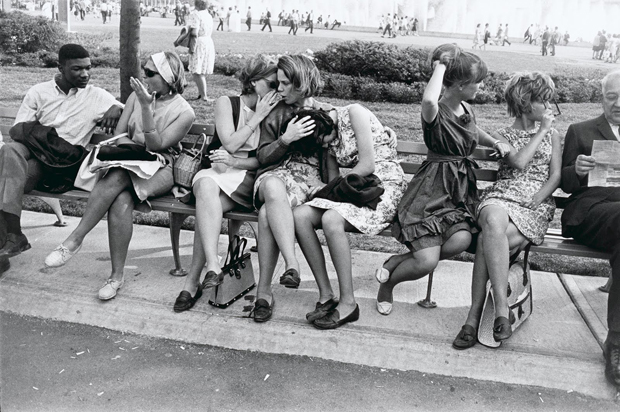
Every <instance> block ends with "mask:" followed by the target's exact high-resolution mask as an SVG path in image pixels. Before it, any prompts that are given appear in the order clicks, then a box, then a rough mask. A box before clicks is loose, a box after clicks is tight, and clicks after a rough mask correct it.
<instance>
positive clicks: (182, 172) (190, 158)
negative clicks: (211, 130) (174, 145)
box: [172, 133, 207, 189]
mask: <svg viewBox="0 0 620 412" xmlns="http://www.w3.org/2000/svg"><path fill="white" fill-rule="evenodd" d="M200 139H202V147H201V148H200V149H197V148H196V144H197V143H198V141H199V140H200ZM206 141H207V136H206V135H205V134H204V133H202V134H201V135H200V137H199V138H198V139H196V141H195V142H194V145H193V146H192V147H191V148H190V149H183V150H181V153H179V155H178V156H176V157H175V158H174V162H173V166H172V175H173V177H174V184H176V185H178V186H181V187H184V188H186V189H191V188H192V181H193V180H194V176H196V173H198V171H199V170H200V168H201V167H202V166H201V155H202V152H203V150H204V148H205V143H206Z"/></svg>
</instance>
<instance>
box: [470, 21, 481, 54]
mask: <svg viewBox="0 0 620 412" xmlns="http://www.w3.org/2000/svg"><path fill="white" fill-rule="evenodd" d="M481 43H482V27H480V23H478V24H476V30H475V31H474V44H473V45H472V46H471V48H472V49H474V50H475V49H476V47H477V48H479V49H482V44H481Z"/></svg>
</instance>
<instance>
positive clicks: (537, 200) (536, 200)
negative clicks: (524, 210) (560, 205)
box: [525, 193, 545, 209]
mask: <svg viewBox="0 0 620 412" xmlns="http://www.w3.org/2000/svg"><path fill="white" fill-rule="evenodd" d="M543 200H545V199H544V198H543V197H542V196H540V195H539V194H538V193H536V194H535V195H534V196H532V198H531V199H530V200H529V201H527V202H525V207H528V208H530V209H536V208H537V207H538V206H540V204H541V203H542V202H543Z"/></svg>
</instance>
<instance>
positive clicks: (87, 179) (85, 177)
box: [73, 133, 128, 192]
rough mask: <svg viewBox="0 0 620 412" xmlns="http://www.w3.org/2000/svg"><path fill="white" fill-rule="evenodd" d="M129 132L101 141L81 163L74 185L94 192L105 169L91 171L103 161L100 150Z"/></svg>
mask: <svg viewBox="0 0 620 412" xmlns="http://www.w3.org/2000/svg"><path fill="white" fill-rule="evenodd" d="M127 136H128V135H127V133H121V134H119V135H116V136H114V137H111V138H109V139H107V140H104V141H102V142H99V143H98V144H97V145H96V146H95V147H94V149H93V150H92V151H91V152H90V153H89V154H88V156H86V158H84V160H83V161H82V164H81V165H80V169H79V170H78V173H77V176H76V177H75V181H74V182H73V186H75V187H77V188H78V189H82V190H86V191H87V192H92V190H93V188H94V187H95V184H96V183H97V181H99V179H100V178H101V176H102V174H103V171H94V172H93V171H91V169H93V170H95V169H96V166H99V165H101V164H102V163H103V162H102V161H101V160H99V159H97V155H98V154H99V150H100V149H101V148H102V147H103V146H108V145H111V144H112V143H113V142H115V141H116V140H118V139H120V138H121V137H127Z"/></svg>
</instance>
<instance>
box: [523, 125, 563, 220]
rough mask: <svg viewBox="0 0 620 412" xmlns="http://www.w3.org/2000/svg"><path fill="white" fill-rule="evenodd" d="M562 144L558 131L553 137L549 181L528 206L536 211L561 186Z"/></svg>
mask: <svg viewBox="0 0 620 412" xmlns="http://www.w3.org/2000/svg"><path fill="white" fill-rule="evenodd" d="M561 171H562V142H561V141H560V134H559V133H558V132H557V130H555V131H554V133H553V134H552V135H551V162H550V164H549V179H547V181H546V182H545V184H544V185H543V186H542V187H541V188H540V190H539V191H538V192H537V193H536V194H535V195H534V196H532V199H530V201H529V202H527V203H526V206H527V207H529V208H531V209H534V208H536V207H538V206H539V205H540V204H541V203H542V202H543V201H544V200H545V199H546V198H548V197H549V196H551V195H552V194H553V192H554V191H555V189H557V188H558V186H559V185H560V180H561V178H562V173H561Z"/></svg>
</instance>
